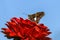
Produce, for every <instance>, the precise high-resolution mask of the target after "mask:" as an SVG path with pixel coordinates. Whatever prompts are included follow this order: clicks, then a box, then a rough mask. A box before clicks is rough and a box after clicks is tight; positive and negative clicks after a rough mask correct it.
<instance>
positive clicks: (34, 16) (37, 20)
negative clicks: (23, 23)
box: [28, 12, 45, 23]
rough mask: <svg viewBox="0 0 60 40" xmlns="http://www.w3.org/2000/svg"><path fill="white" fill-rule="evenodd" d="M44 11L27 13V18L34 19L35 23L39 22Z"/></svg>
mask: <svg viewBox="0 0 60 40" xmlns="http://www.w3.org/2000/svg"><path fill="white" fill-rule="evenodd" d="M44 15H45V14H44V12H37V13H35V14H30V15H28V19H30V20H31V21H34V22H36V23H39V20H40V19H41V18H42V17H43V16H44Z"/></svg>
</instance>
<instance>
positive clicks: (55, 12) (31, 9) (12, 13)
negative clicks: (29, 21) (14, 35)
mask: <svg viewBox="0 0 60 40" xmlns="http://www.w3.org/2000/svg"><path fill="white" fill-rule="evenodd" d="M41 11H43V12H45V16H44V17H43V18H42V19H41V21H40V23H44V24H45V25H46V26H48V28H49V29H50V31H51V32H52V34H51V35H49V36H50V37H51V38H52V40H60V0H0V31H1V28H3V27H4V28H6V26H5V23H6V22H7V21H9V20H10V19H11V18H12V17H22V18H28V17H27V16H28V14H33V13H36V12H41ZM0 40H8V39H7V38H6V37H4V35H3V34H2V33H1V32H0Z"/></svg>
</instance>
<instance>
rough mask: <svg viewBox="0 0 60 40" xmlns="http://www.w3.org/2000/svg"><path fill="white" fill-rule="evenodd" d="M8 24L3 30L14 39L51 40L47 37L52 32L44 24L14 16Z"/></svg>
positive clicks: (8, 36)
mask: <svg viewBox="0 0 60 40" xmlns="http://www.w3.org/2000/svg"><path fill="white" fill-rule="evenodd" d="M6 25H7V27H8V28H2V30H3V31H2V32H3V33H4V34H5V35H6V37H7V38H14V40H16V39H17V40H51V39H50V38H48V37H46V36H48V35H49V34H51V32H49V29H48V28H47V26H45V25H44V24H37V23H35V22H32V21H30V20H28V19H26V20H24V19H23V18H16V17H13V18H12V19H11V21H10V22H7V23H6Z"/></svg>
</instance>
